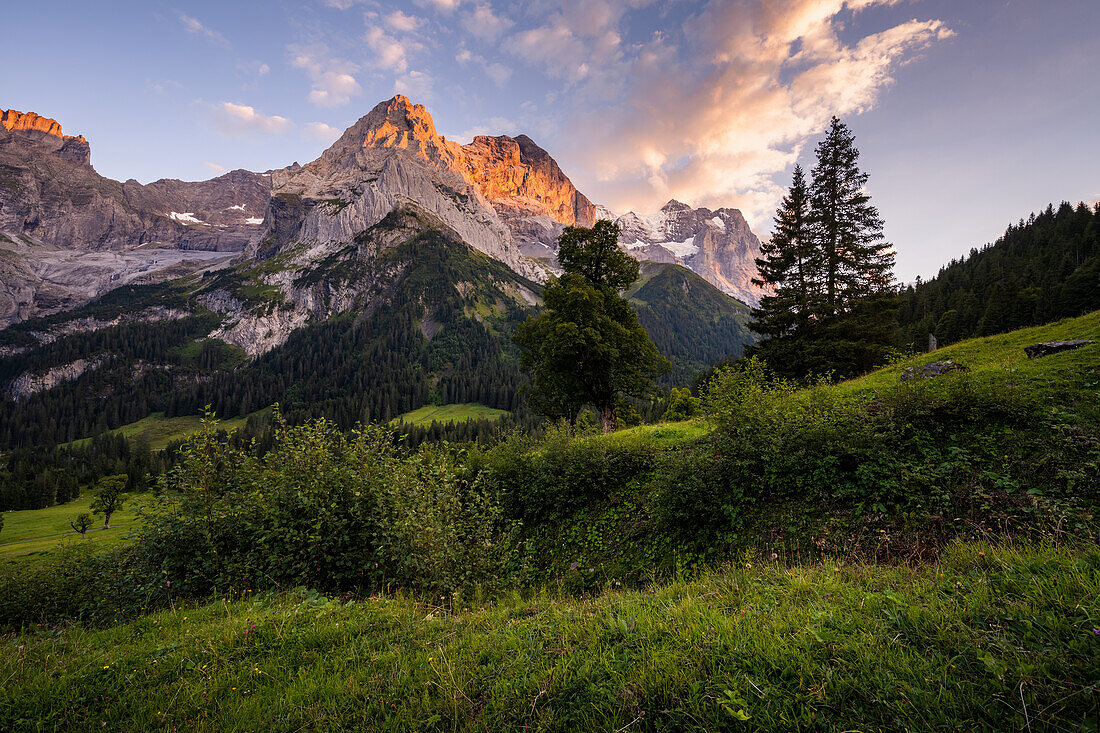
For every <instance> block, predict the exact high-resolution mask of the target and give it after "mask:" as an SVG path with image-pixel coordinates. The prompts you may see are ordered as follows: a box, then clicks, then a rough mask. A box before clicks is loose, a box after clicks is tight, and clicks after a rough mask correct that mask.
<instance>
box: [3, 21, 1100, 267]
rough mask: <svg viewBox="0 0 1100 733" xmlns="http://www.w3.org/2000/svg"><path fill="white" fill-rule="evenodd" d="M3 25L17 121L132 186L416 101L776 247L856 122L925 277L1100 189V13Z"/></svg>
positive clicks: (647, 205) (884, 198) (893, 222)
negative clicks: (1035, 215)
mask: <svg viewBox="0 0 1100 733" xmlns="http://www.w3.org/2000/svg"><path fill="white" fill-rule="evenodd" d="M4 25H5V28H6V30H7V32H6V33H5V46H6V48H5V51H6V56H7V58H8V63H7V72H6V73H5V74H4V75H3V76H2V77H0V108H14V109H18V110H21V111H34V112H38V113H39V114H42V115H45V116H48V117H53V118H55V119H57V120H58V121H59V122H61V124H62V126H63V128H64V130H65V132H66V133H67V134H83V135H85V136H86V137H87V138H88V139H89V141H90V142H91V144H92V162H93V164H94V165H95V166H96V168H97V170H99V171H100V173H102V174H104V175H106V176H110V177H112V178H117V179H122V180H125V179H127V178H136V179H138V180H140V181H143V182H147V181H150V180H154V179H157V178H162V177H171V178H182V179H203V178H209V177H211V176H213V175H217V173H218V172H220V171H221V170H228V169H232V168H248V169H252V170H265V169H269V168H274V167H280V166H284V165H289V164H290V163H291V162H294V161H299V162H306V161H308V160H312V159H313V158H315V157H316V156H317V155H318V154H319V153H320V152H321V151H322V150H323V149H324V148H325V147H326V146H327V145H328V144H329V143H330V142H331V141H332V140H333V139H335V137H336V136H337V135H338V134H339V132H340V131H342V130H343V129H344V128H345V127H347V126H348V125H350V124H351V123H352V122H354V121H355V120H356V119H357V118H359V117H360V116H362V115H363V114H366V113H367V112H368V111H369V110H370V108H371V107H372V106H374V104H376V103H377V102H378V101H380V100H383V99H387V98H389V97H390V96H392V95H393V94H394V93H395V92H401V93H404V94H406V95H407V96H409V97H410V98H412V100H413V101H414V102H419V103H423V104H425V105H427V107H428V109H429V110H430V111H431V113H432V115H433V116H434V118H435V121H436V126H437V128H438V129H439V131H440V132H441V133H442V134H445V135H446V136H448V137H450V138H453V139H457V140H459V141H460V142H467V141H468V140H469V138H470V137H471V136H472V135H473V134H502V133H504V134H513V135H514V134H518V133H520V132H525V133H527V134H528V135H530V136H531V137H532V138H534V139H535V140H536V142H538V143H540V144H541V145H542V146H543V147H545V148H546V149H547V150H548V151H549V152H550V153H551V155H553V156H554V157H555V158H556V159H557V160H558V162H559V163H560V164H561V165H562V167H563V168H564V170H565V172H566V173H567V174H568V175H569V176H570V177H571V178H572V179H573V181H574V183H576V184H577V186H578V187H579V188H580V189H581V190H582V191H584V192H585V193H586V194H587V195H588V196H589V197H590V198H592V199H593V200H594V201H596V202H598V203H605V204H607V205H609V206H611V207H612V208H613V209H615V210H618V211H625V210H627V209H635V210H638V211H642V212H644V211H648V210H653V209H655V208H657V207H659V206H660V205H661V204H662V203H664V201H666V200H668V199H669V198H672V197H675V198H678V199H680V200H683V201H687V202H689V203H692V204H695V205H706V206H711V207H716V206H721V205H727V206H736V207H739V208H741V209H742V210H743V211H744V212H745V213H746V215H747V216H748V218H749V220H750V222H751V223H752V224H753V226H754V228H755V229H756V231H757V232H758V233H759V234H761V235H766V234H767V233H768V231H769V229H770V221H771V216H772V213H773V211H774V208H775V205H776V203H777V201H778V198H779V196H781V195H782V189H783V186H785V185H786V184H787V182H788V180H789V176H790V169H791V167H792V166H793V164H794V163H795V162H796V161H801V162H802V163H803V165H804V166H805V167H806V168H807V169H808V168H810V167H811V166H812V164H813V146H814V144H815V143H816V141H817V140H818V139H819V134H820V132H821V131H822V130H823V129H824V126H825V124H826V123H827V121H828V118H829V117H830V116H831V115H832V114H837V115H839V116H841V117H842V118H843V119H845V120H846V121H847V122H848V123H849V125H850V126H851V127H852V128H853V130H854V131H855V133H856V140H857V145H858V146H859V147H860V150H861V151H862V164H863V167H864V168H865V170H867V171H868V173H869V174H870V176H871V178H870V183H869V189H870V192H871V195H872V198H873V200H874V202H875V203H876V204H877V205H878V206H879V209H880V211H881V213H882V214H883V216H884V218H885V220H886V223H887V229H886V233H887V235H888V237H889V238H890V240H891V241H892V242H893V243H894V244H895V246H896V248H897V251H898V268H897V275H898V277H899V278H900V279H902V280H912V279H913V278H914V277H916V276H917V275H921V276H924V277H928V276H930V275H932V274H934V273H935V272H936V270H937V269H938V268H939V266H940V265H941V264H943V263H944V262H946V261H947V260H949V259H951V258H952V257H957V256H960V255H962V254H964V253H965V252H967V251H968V250H969V249H970V248H971V247H973V246H980V245H981V244H983V243H985V242H988V241H992V240H993V239H995V238H996V237H997V236H998V235H999V234H1000V233H1001V232H1002V231H1003V230H1004V228H1005V226H1006V225H1007V224H1009V223H1010V222H1014V221H1016V220H1018V219H1020V218H1022V217H1026V216H1027V215H1028V213H1029V212H1031V211H1033V210H1038V209H1040V208H1043V207H1044V206H1045V205H1046V204H1047V203H1048V202H1052V201H1053V202H1055V203H1056V204H1057V202H1059V201H1061V200H1063V199H1065V200H1070V201H1074V202H1076V201H1078V200H1086V201H1095V200H1098V199H1100V174H1098V172H1097V171H1100V135H1098V134H1097V130H1098V129H1100V124H1098V122H1097V121H1098V120H1100V74H1098V73H1097V71H1096V70H1097V69H1100V43H1097V41H1096V29H1097V28H1098V27H1100V3H1098V2H1096V1H1095V0H1064V1H1061V2H1058V1H1053V2H1040V1H1038V0H1032V1H1011V2H1005V1H1004V0H966V2H959V1H958V0H912V1H906V0H847V2H845V0H721V1H719V0H710V1H699V2H688V1H686V0H685V1H679V0H587V1H585V2H577V1H575V0H556V1H549V0H535V1H534V2H524V3H502V2H496V1H494V0H415V1H413V2H380V1H375V0H300V1H299V2H282V1H281V0H254V1H249V0H246V1H244V2H175V3H173V2H162V1H161V0H150V1H145V2H110V1H109V0H100V1H98V2H94V3H92V2H85V3H73V4H67V5H66V6H65V7H59V6H57V5H52V4H46V3H18V4H11V5H9V6H8V7H5V9H4Z"/></svg>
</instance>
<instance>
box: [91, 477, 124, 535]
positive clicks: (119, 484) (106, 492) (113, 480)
mask: <svg viewBox="0 0 1100 733" xmlns="http://www.w3.org/2000/svg"><path fill="white" fill-rule="evenodd" d="M129 480H130V477H129V476H127V475H126V474H124V473H117V474H115V475H113V476H104V477H103V478H101V479H100V480H99V481H98V482H96V485H95V490H96V492H97V493H96V497H95V499H93V500H92V511H93V512H95V513H96V514H103V528H104V529H110V528H111V515H112V514H114V513H115V512H117V511H118V510H119V509H121V508H122V505H123V504H125V503H126V494H125V493H124V492H125V491H126V482H127V481H129Z"/></svg>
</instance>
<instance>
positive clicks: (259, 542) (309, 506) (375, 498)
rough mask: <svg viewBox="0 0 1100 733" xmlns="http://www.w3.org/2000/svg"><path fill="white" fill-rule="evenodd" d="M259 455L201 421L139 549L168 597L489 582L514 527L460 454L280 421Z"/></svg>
mask: <svg viewBox="0 0 1100 733" xmlns="http://www.w3.org/2000/svg"><path fill="white" fill-rule="evenodd" d="M276 419H277V431H276V443H275V447H274V448H273V449H272V450H271V451H269V452H268V453H267V454H266V455H265V456H264V457H263V458H255V457H254V456H252V455H251V454H250V453H249V451H247V450H244V449H237V448H234V447H232V445H231V444H230V443H228V442H226V441H224V440H220V439H219V438H218V437H217V435H216V434H215V432H214V430H213V426H212V425H209V426H208V429H207V430H206V431H204V432H203V433H200V434H199V435H197V436H195V437H194V438H192V439H191V441H189V443H188V444H187V445H186V446H185V447H184V448H183V450H182V456H183V459H182V461H181V463H180V465H179V466H178V467H177V468H176V469H174V470H173V471H172V472H171V473H170V474H169V475H168V476H167V477H166V479H165V481H164V485H163V488H164V489H165V496H166V497H167V498H166V499H165V501H164V504H163V505H162V506H161V507H160V508H159V509H158V510H157V511H154V512H153V513H152V514H151V515H150V516H149V517H148V518H147V519H146V521H145V523H144V524H143V527H142V529H141V530H140V532H139V535H138V540H137V544H136V552H138V553H139V554H140V555H141V557H142V558H143V560H144V561H145V562H146V563H147V564H149V565H153V566H156V567H157V568H158V569H159V572H160V574H162V575H163V576H164V577H165V578H166V579H169V580H171V582H172V583H173V585H174V587H175V588H176V589H177V591H178V592H180V593H183V594H186V595H203V594H206V593H209V592H211V591H214V590H223V591H225V590H231V589H234V590H242V589H257V588H269V587H284V588H285V587H293V586H298V585H303V586H308V587H310V588H316V589H319V590H325V591H341V590H359V591H372V590H380V589H384V588H396V587H402V588H410V589H413V590H416V591H423V592H430V593H432V594H438V593H453V592H455V591H460V590H468V589H474V588H475V587H478V586H480V587H496V586H499V585H501V584H502V583H503V582H504V580H505V574H504V573H503V572H502V571H503V568H505V566H507V565H508V563H509V562H510V560H511V553H512V548H513V544H514V543H513V542H512V539H511V537H512V530H511V527H510V525H508V524H507V523H506V522H504V520H503V517H502V510H501V508H500V506H499V504H498V503H497V502H496V500H495V499H494V497H493V496H492V495H491V494H490V493H489V492H487V491H485V490H484V489H483V486H482V484H481V482H480V481H479V480H478V479H477V476H476V475H473V474H471V473H470V472H469V471H467V470H466V469H465V466H464V464H463V462H462V461H461V460H460V456H456V455H454V454H453V453H452V452H451V451H449V450H447V449H445V448H434V449H433V448H424V449H422V450H421V451H420V452H418V453H415V454H413V455H411V456H402V455H401V454H400V453H399V451H398V450H397V449H396V448H395V447H394V442H393V435H392V433H390V432H389V431H388V430H385V429H382V428H378V427H371V428H365V429H362V430H359V431H355V432H353V433H351V434H350V435H346V434H344V433H342V432H340V431H339V430H337V429H336V427H335V426H334V425H333V424H332V423H330V422H327V421H325V420H318V421H315V422H311V423H308V424H306V425H303V426H300V427H289V426H287V425H286V424H285V423H284V422H282V420H281V418H279V417H278V416H277V417H276Z"/></svg>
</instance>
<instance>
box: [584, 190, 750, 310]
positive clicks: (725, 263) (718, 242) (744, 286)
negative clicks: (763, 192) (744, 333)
mask: <svg viewBox="0 0 1100 733" xmlns="http://www.w3.org/2000/svg"><path fill="white" fill-rule="evenodd" d="M602 213H603V214H604V215H605V217H606V215H608V214H610V212H609V211H607V210H606V209H605V210H603V212H602ZM614 221H615V222H616V223H617V224H618V225H619V227H620V228H621V229H622V235H621V236H620V238H619V243H620V244H622V245H623V246H625V247H626V249H627V251H628V252H630V254H632V255H633V256H634V257H636V258H638V259H640V260H651V261H654V262H676V263H679V264H682V265H684V266H686V267H689V268H690V269H692V270H694V271H695V272H697V273H698V274H700V275H702V276H703V277H704V278H706V280H707V281H708V282H710V283H711V284H712V285H714V286H715V287H717V288H718V289H719V290H721V291H722V292H724V293H726V294H727V295H732V296H733V297H735V298H737V299H739V300H741V301H743V302H745V303H748V304H749V305H757V304H758V303H759V302H760V289H759V288H758V287H757V286H755V285H753V284H752V278H754V277H756V276H757V269H756V262H755V260H756V258H757V257H759V256H760V240H759V239H757V237H756V235H755V234H753V233H752V230H751V229H749V225H748V222H746V221H745V217H744V216H742V215H741V212H740V211H738V210H737V209H727V208H721V209H717V210H715V211H712V210H710V209H693V208H692V207H690V206H688V205H687V204H684V203H681V202H679V201H676V200H672V201H669V202H668V203H667V204H665V205H664V206H663V207H662V208H661V210H660V211H659V212H657V213H656V214H652V215H649V216H641V215H638V214H635V213H634V212H629V213H627V214H623V215H622V216H618V217H614Z"/></svg>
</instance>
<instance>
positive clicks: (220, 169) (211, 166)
mask: <svg viewBox="0 0 1100 733" xmlns="http://www.w3.org/2000/svg"><path fill="white" fill-rule="evenodd" d="M202 164H203V165H205V166H206V167H207V168H209V169H210V170H212V171H214V172H215V173H217V174H218V175H219V176H220V175H221V174H222V173H225V172H226V171H227V170H228V169H227V168H226V167H225V166H224V165H218V164H217V163H211V162H210V161H209V160H204V161H203V162H202Z"/></svg>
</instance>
